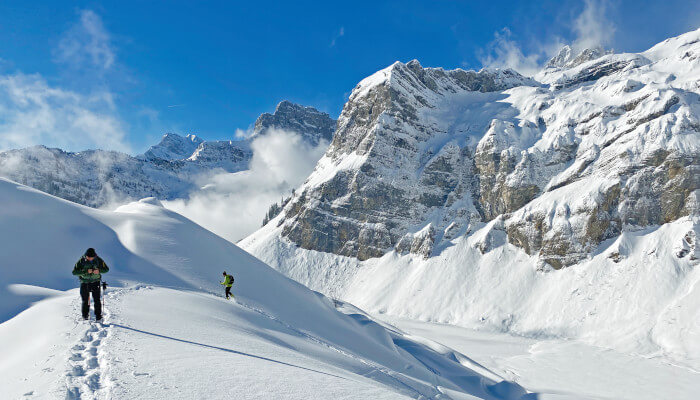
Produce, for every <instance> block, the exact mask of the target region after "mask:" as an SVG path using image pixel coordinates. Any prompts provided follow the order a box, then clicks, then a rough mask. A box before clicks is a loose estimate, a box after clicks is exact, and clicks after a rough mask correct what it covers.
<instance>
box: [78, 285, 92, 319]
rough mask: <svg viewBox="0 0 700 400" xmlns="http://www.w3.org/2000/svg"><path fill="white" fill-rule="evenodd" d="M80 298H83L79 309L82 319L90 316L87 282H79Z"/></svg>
mask: <svg viewBox="0 0 700 400" xmlns="http://www.w3.org/2000/svg"><path fill="white" fill-rule="evenodd" d="M80 298H81V299H82V300H83V306H82V309H81V311H82V312H83V319H88V317H89V316H90V289H89V288H88V284H87V283H81V284H80Z"/></svg>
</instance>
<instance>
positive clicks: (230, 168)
mask: <svg viewBox="0 0 700 400" xmlns="http://www.w3.org/2000/svg"><path fill="white" fill-rule="evenodd" d="M263 117H264V118H263ZM261 120H265V121H271V122H270V123H269V124H267V123H264V124H263V123H261V124H260V126H261V129H260V131H259V132H257V134H258V135H264V134H266V132H267V129H264V128H265V127H267V128H270V127H273V126H274V127H278V126H279V127H280V128H283V129H286V130H288V131H294V132H297V133H299V134H300V135H301V136H302V138H303V139H304V140H307V141H309V142H310V143H312V144H313V145H318V143H319V142H320V141H321V140H326V138H327V136H328V131H329V130H330V132H332V130H333V126H334V125H335V120H333V119H331V118H330V117H329V116H328V114H324V113H320V112H319V111H317V110H316V109H314V108H312V107H303V106H299V105H296V104H292V103H289V102H286V101H285V102H282V103H280V105H279V106H278V107H277V110H276V111H275V113H274V114H263V115H262V116H261V117H260V118H259V119H258V121H261ZM255 138H256V136H253V137H251V138H248V139H246V140H240V141H229V140H223V141H204V140H202V139H200V138H198V137H196V136H194V135H187V136H184V137H183V136H180V135H177V134H173V133H168V134H165V135H164V136H163V138H162V139H161V141H160V143H158V144H156V145H154V146H151V148H149V149H148V150H147V151H146V152H145V153H144V154H142V155H138V156H135V157H134V156H131V155H128V154H123V153H117V152H112V151H103V150H90V151H84V152H78V153H73V152H65V151H62V150H60V149H49V148H46V147H44V146H34V147H30V148H26V149H19V150H10V151H6V152H0V176H4V177H7V178H9V179H12V180H14V181H17V182H19V183H22V184H25V185H28V186H31V187H34V188H37V189H39V190H42V191H45V192H47V193H50V194H53V195H55V196H58V197H61V198H64V199H67V200H70V201H74V202H77V203H80V204H84V205H88V206H91V207H100V206H103V205H106V204H109V203H110V202H123V201H128V200H134V199H140V198H144V197H151V196H152V197H157V198H160V199H175V198H182V197H186V196H187V195H188V193H189V192H191V191H192V190H196V189H197V188H198V186H197V180H198V178H199V177H201V176H202V175H203V174H208V173H213V172H217V171H218V172H238V171H243V170H246V169H248V165H249V163H250V160H251V158H252V156H253V152H252V150H251V147H250V144H251V142H252V141H253V140H255Z"/></svg>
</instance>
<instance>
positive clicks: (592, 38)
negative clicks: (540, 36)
mask: <svg viewBox="0 0 700 400" xmlns="http://www.w3.org/2000/svg"><path fill="white" fill-rule="evenodd" d="M610 7H611V6H610V3H609V2H608V1H606V0H585V1H584V7H583V10H582V11H581V13H580V14H578V15H576V16H575V17H574V18H572V19H571V20H570V23H569V25H570V26H571V36H572V37H573V41H571V43H570V44H571V46H572V48H573V50H574V52H580V51H581V50H584V49H586V48H592V47H597V46H608V45H610V43H612V39H613V36H614V34H615V25H614V24H613V23H612V22H611V21H610V19H609V18H608V17H607V13H608V11H609V10H610ZM564 44H565V41H564V40H563V39H562V38H560V37H557V36H554V37H551V38H550V39H549V40H546V41H540V42H536V43H534V44H533V45H532V46H530V47H531V49H530V50H529V51H527V52H526V51H523V50H522V47H521V45H520V44H519V43H518V41H516V38H514V37H513V34H512V33H511V31H510V29H508V28H503V29H502V30H500V31H498V32H496V33H494V40H493V41H491V42H490V43H489V44H488V45H487V46H486V47H485V48H484V49H482V50H481V52H480V54H478V55H477V56H478V58H479V61H481V63H482V65H483V66H484V67H491V68H512V69H514V70H516V71H518V72H520V73H521V74H524V75H528V76H532V75H534V74H535V73H537V71H539V70H540V69H541V68H542V65H543V64H544V63H545V62H547V61H548V60H549V59H550V58H551V57H552V56H554V55H555V54H556V53H557V51H558V50H559V49H560V48H561V47H562V46H563V45H564Z"/></svg>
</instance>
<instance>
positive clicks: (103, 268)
mask: <svg viewBox="0 0 700 400" xmlns="http://www.w3.org/2000/svg"><path fill="white" fill-rule="evenodd" d="M107 271H109V267H108V266H107V264H105V262H104V261H102V259H101V258H100V257H98V256H97V253H96V252H95V249H93V248H92V247H91V248H89V249H87V251H86V252H85V255H84V256H82V257H81V258H80V260H78V262H77V263H75V267H73V275H75V276H77V277H78V278H79V279H80V297H81V298H82V299H83V308H82V312H83V319H88V317H89V316H90V294H91V293H92V301H93V303H94V305H95V320H97V321H100V320H102V303H101V302H100V281H101V280H102V274H104V273H106V272H107Z"/></svg>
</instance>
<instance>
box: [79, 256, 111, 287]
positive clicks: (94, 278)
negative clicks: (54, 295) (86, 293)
mask: <svg viewBox="0 0 700 400" xmlns="http://www.w3.org/2000/svg"><path fill="white" fill-rule="evenodd" d="M89 269H97V270H99V271H100V273H99V274H97V275H95V274H88V272H87V270H89ZM107 271H109V267H108V266H107V264H105V262H104V261H102V259H101V258H100V257H97V256H96V257H95V258H94V259H93V260H92V261H88V259H87V258H85V256H82V257H81V258H80V260H78V262H77V263H75V267H73V275H75V276H77V277H78V278H79V279H80V283H91V282H99V281H100V280H102V274H104V273H106V272H107Z"/></svg>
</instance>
